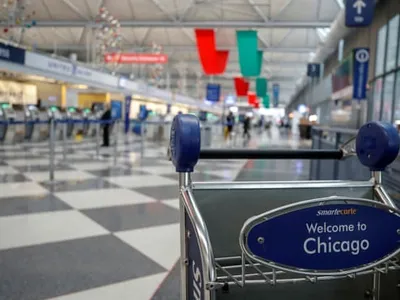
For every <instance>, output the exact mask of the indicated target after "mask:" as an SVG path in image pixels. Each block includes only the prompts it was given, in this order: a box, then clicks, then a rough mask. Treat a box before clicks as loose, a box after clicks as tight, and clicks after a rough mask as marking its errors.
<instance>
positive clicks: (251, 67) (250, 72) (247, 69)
mask: <svg viewBox="0 0 400 300" xmlns="http://www.w3.org/2000/svg"><path fill="white" fill-rule="evenodd" d="M236 40H237V47H238V53H239V64H240V71H241V73H242V75H243V77H255V76H259V75H260V73H261V65H262V58H263V52H262V51H259V50H258V39H257V31H254V30H241V31H236Z"/></svg>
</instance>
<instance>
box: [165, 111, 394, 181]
mask: <svg viewBox="0 0 400 300" xmlns="http://www.w3.org/2000/svg"><path fill="white" fill-rule="evenodd" d="M200 136H201V134H200V122H199V119H198V118H197V117H196V116H194V115H183V114H181V115H177V116H176V117H175V118H174V121H173V123H172V126H171V136H170V139H171V140H170V149H171V158H172V162H173V164H174V166H175V168H176V172H180V173H185V172H193V170H194V167H195V166H196V164H197V161H198V160H199V158H202V159H342V158H344V157H347V156H349V155H352V154H354V151H352V153H348V151H346V149H345V148H342V149H338V150H247V149H246V150H230V149H226V150H224V149H221V150H220V149H218V150H216V149H215V150H213V149H210V150H200V144H201V143H200ZM399 148H400V138H399V135H398V133H397V130H396V128H394V126H393V125H392V124H389V123H383V122H370V123H367V124H365V125H363V126H362V127H361V128H360V130H359V131H358V134H357V137H356V139H355V150H356V153H357V157H358V159H359V160H360V162H361V164H363V165H364V166H366V167H368V168H369V169H370V170H371V171H383V170H384V169H385V168H386V167H387V166H388V165H390V164H391V163H392V162H393V161H394V160H395V159H396V158H397V155H398V153H399Z"/></svg>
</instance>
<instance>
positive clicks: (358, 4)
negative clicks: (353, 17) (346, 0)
mask: <svg viewBox="0 0 400 300" xmlns="http://www.w3.org/2000/svg"><path fill="white" fill-rule="evenodd" d="M366 6H367V5H366V4H365V2H364V1H363V0H357V1H356V2H355V3H354V4H353V7H354V8H356V9H357V14H359V15H361V13H362V10H363V8H364V7H366Z"/></svg>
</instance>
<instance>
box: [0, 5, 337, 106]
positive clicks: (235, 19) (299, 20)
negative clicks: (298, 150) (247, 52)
mask: <svg viewBox="0 0 400 300" xmlns="http://www.w3.org/2000/svg"><path fill="white" fill-rule="evenodd" d="M3 2H4V1H3ZM28 2H29V3H28V4H27V6H26V14H32V12H33V11H34V18H35V21H36V26H34V27H32V28H29V29H27V30H24V33H23V34H21V33H22V29H21V28H12V29H10V30H9V32H7V33H4V32H2V35H3V36H2V38H3V39H10V38H12V39H14V40H15V41H17V42H21V43H22V44H25V45H28V46H33V45H34V46H35V47H37V49H38V50H41V51H47V52H51V53H54V52H55V53H56V54H58V55H63V56H68V55H70V54H71V53H76V54H77V55H78V58H79V60H82V61H86V62H89V63H91V62H93V61H94V55H93V53H94V49H93V47H94V46H93V45H94V35H95V30H98V29H96V28H98V26H99V24H98V23H96V22H95V20H96V16H97V15H98V12H99V9H100V7H106V8H107V10H108V11H109V12H110V14H112V15H113V16H114V17H115V18H116V19H117V20H118V21H119V22H120V24H121V30H120V32H121V35H122V48H123V50H124V51H128V52H139V51H142V52H149V51H150V48H151V45H152V44H153V43H156V44H158V45H160V46H162V47H163V52H165V53H166V54H168V55H169V62H168V65H166V66H165V68H164V73H165V74H166V72H167V71H168V72H169V73H170V78H171V80H170V84H171V87H172V88H175V89H176V88H181V87H182V82H183V81H184V80H182V76H185V78H187V79H186V85H187V91H188V93H189V94H190V95H192V96H195V95H194V94H193V93H194V90H195V89H196V85H198V84H202V85H204V83H206V82H207V80H208V78H207V77H206V76H204V75H202V70H201V66H200V64H199V61H198V56H197V52H196V42H195V36H194V30H193V29H194V28H215V29H216V39H217V48H218V49H219V50H223V49H228V50H231V51H230V56H229V62H228V66H227V69H226V72H225V74H224V75H223V76H219V77H216V78H214V82H219V83H221V84H222V85H223V87H224V90H225V91H233V80H232V78H233V77H234V76H238V75H240V68H239V64H238V57H237V51H236V36H235V31H236V30H237V29H256V30H257V31H258V37H259V48H260V49H263V50H264V51H265V52H264V62H263V75H264V76H266V77H268V78H270V81H271V82H274V83H275V82H276V83H279V84H280V85H281V89H282V92H281V94H282V96H281V99H282V101H285V100H286V101H288V98H289V97H290V95H291V94H292V93H293V92H294V89H295V85H296V82H297V81H298V79H299V78H300V77H301V76H303V75H304V73H305V70H306V63H307V61H309V60H310V59H311V58H312V56H313V53H314V52H315V50H316V48H317V47H318V46H321V45H322V44H323V42H324V39H325V38H326V36H327V34H328V33H329V26H330V24H331V23H332V21H333V20H334V19H335V18H336V16H337V14H338V13H339V11H340V9H341V7H343V3H342V0H102V1H101V0H30V1H28ZM3 20H4V18H3ZM2 24H3V27H4V26H7V23H6V22H5V21H3V23H2ZM99 67H103V68H104V67H105V68H110V66H107V65H102V66H99ZM110 71H114V72H116V73H122V74H126V75H127V76H135V78H136V79H140V78H143V77H145V75H146V67H144V66H142V67H138V66H137V65H118V66H113V67H112V69H111V70H110ZM132 74H133V75H132ZM160 84H161V85H164V86H165V84H166V82H165V80H164V81H161V83H160Z"/></svg>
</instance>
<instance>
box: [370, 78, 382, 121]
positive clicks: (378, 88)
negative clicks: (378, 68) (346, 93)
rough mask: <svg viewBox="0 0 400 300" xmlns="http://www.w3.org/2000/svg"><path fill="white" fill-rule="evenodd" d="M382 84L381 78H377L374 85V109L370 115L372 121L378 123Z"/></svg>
mask: <svg viewBox="0 0 400 300" xmlns="http://www.w3.org/2000/svg"><path fill="white" fill-rule="evenodd" d="M382 82H383V80H382V78H379V79H377V80H376V81H375V83H374V96H373V101H374V102H373V103H374V109H373V113H372V121H379V118H380V116H381V103H382V101H381V100H382Z"/></svg>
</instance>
